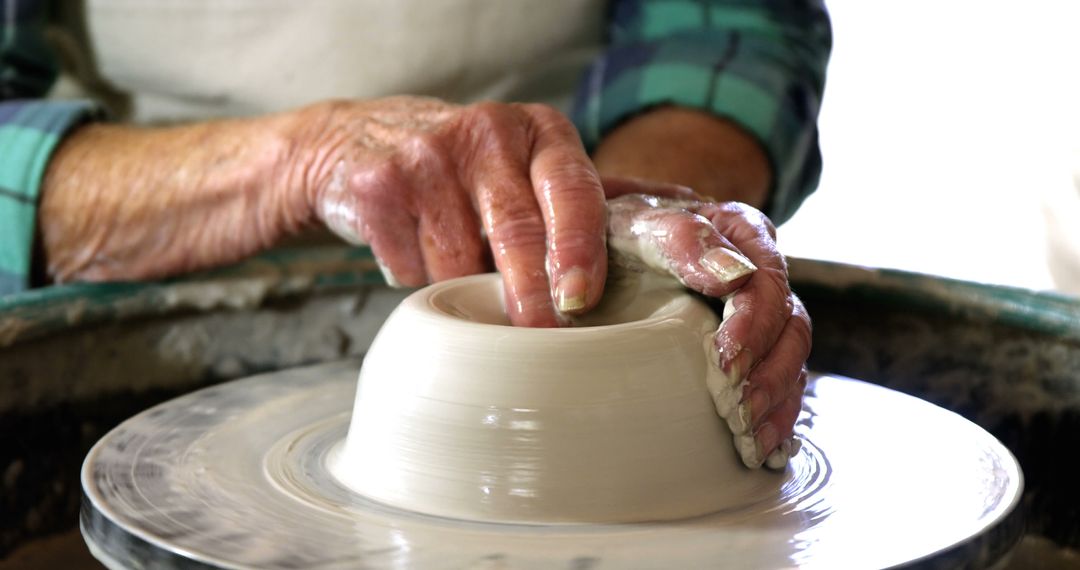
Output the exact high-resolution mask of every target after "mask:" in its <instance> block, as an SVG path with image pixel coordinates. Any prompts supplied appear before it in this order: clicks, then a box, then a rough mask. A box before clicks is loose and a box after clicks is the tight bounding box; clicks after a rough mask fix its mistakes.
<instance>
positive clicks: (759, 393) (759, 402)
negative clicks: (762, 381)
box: [745, 388, 770, 424]
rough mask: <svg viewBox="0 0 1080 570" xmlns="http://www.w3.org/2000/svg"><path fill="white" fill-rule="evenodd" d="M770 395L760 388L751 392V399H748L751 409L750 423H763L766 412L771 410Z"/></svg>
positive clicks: (747, 403)
mask: <svg viewBox="0 0 1080 570" xmlns="http://www.w3.org/2000/svg"><path fill="white" fill-rule="evenodd" d="M769 400H770V398H769V393H768V392H766V391H765V390H762V389H760V388H758V389H755V390H753V391H751V392H750V397H748V398H746V400H745V402H746V405H747V406H749V408H750V414H749V415H750V423H751V424H755V423H757V422H759V421H761V418H763V417H765V412H767V411H768V410H769Z"/></svg>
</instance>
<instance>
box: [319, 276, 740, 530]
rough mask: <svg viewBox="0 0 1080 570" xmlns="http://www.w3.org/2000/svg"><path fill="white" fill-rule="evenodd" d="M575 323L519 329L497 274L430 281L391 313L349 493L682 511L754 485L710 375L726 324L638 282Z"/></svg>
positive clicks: (535, 511) (563, 517) (668, 514)
mask: <svg viewBox="0 0 1080 570" xmlns="http://www.w3.org/2000/svg"><path fill="white" fill-rule="evenodd" d="M635 283H636V284H632V285H625V284H624V285H623V286H621V288H619V290H618V291H614V292H612V293H610V294H608V295H607V297H606V298H605V301H604V302H603V303H602V304H601V307H599V308H598V310H596V311H594V312H593V313H591V314H590V316H589V317H588V318H587V319H585V320H583V321H582V322H581V323H579V326H576V327H572V328H562V329H529V328H519V327H511V326H509V323H508V321H507V319H506V315H505V312H504V310H503V297H502V285H501V281H500V280H499V277H498V275H480V276H473V277H466V278H462V279H457V280H452V281H447V282H443V283H439V284H436V285H432V286H430V287H427V288H425V289H422V290H420V291H418V292H416V293H415V294H413V295H411V296H410V297H408V298H407V299H405V301H404V302H402V303H401V305H400V306H399V307H398V308H397V309H396V310H395V311H394V312H393V313H392V314H391V315H390V317H389V318H388V320H387V321H386V323H385V324H384V325H383V327H382V329H381V330H380V331H379V333H378V336H377V337H376V339H375V341H374V342H373V344H372V346H371V349H370V351H369V352H368V354H367V356H366V357H365V360H364V364H363V367H362V369H361V372H360V378H359V386H358V390H357V396H356V402H355V407H354V409H353V415H352V420H351V424H350V427H349V432H348V436H347V438H346V440H345V443H344V445H343V446H342V447H341V448H340V449H339V450H338V451H337V452H336V453H335V454H334V455H333V456H332V457H331V459H330V464H331V465H330V469H331V471H332V472H333V473H334V475H335V476H336V477H337V478H338V479H339V481H341V482H342V483H344V484H345V485H346V486H348V487H349V488H351V489H352V490H354V491H356V492H358V493H360V494H362V495H364V496H366V497H368V498H370V499H374V500H376V501H379V502H382V503H385V504H389V505H392V506H395V507H399V508H402V509H408V510H412V511H416V512H420V513H426V514H430V515H437V516H443V517H451V518H457V519H467V520H474V521H492V522H517V523H555V522H633V521H654V520H671V519H680V518H686V517H693V516H697V515H702V514H706V513H711V512H716V511H717V510H720V509H722V508H724V507H725V506H727V505H730V504H733V502H737V501H738V499H739V497H740V496H741V495H743V494H744V493H745V492H747V489H744V488H742V486H743V485H751V484H753V483H752V481H750V479H753V478H752V477H751V478H747V470H746V469H745V468H744V467H743V466H742V465H741V463H740V462H739V459H738V456H737V454H736V453H735V451H734V449H733V445H732V443H731V432H730V431H729V430H728V428H727V426H726V425H725V424H724V423H723V422H722V421H721V419H720V418H719V417H718V416H717V413H716V408H715V407H714V405H713V402H712V399H711V398H710V396H709V393H708V390H707V388H706V385H705V374H706V367H707V366H708V361H707V356H706V350H707V349H706V347H708V346H710V345H711V343H710V339H711V335H712V333H713V332H714V331H715V330H716V327H717V325H718V318H717V316H716V315H715V314H714V313H713V312H712V311H711V310H710V309H709V308H708V307H707V306H706V305H705V304H704V303H702V302H701V301H699V300H697V299H695V298H693V297H691V296H690V295H688V294H686V293H685V292H684V291H683V290H682V289H680V288H678V287H677V286H674V285H656V284H655V283H643V282H635Z"/></svg>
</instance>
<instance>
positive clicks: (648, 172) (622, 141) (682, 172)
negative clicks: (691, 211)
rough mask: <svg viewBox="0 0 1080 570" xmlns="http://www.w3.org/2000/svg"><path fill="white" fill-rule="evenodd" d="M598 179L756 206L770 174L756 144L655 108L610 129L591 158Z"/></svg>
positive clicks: (677, 111) (735, 132) (719, 126)
mask: <svg viewBox="0 0 1080 570" xmlns="http://www.w3.org/2000/svg"><path fill="white" fill-rule="evenodd" d="M593 161H594V162H595V164H596V168H597V170H598V171H599V172H600V174H601V175H606V176H631V177H636V178H644V179H649V180H656V181H660V182H671V183H675V184H682V185H684V186H689V187H690V188H692V189H693V190H694V191H696V192H697V193H699V194H702V195H704V196H708V197H710V198H714V199H716V200H719V201H739V202H744V203H746V204H750V205H751V206H754V207H755V208H761V207H763V205H764V204H765V203H766V200H767V198H768V192H769V188H770V186H771V184H772V181H771V180H772V172H771V169H770V166H769V161H768V159H767V158H766V156H765V152H764V151H763V149H762V148H761V145H759V144H758V143H757V141H756V140H755V139H754V138H753V137H752V136H750V135H749V134H747V133H746V132H744V131H743V130H742V129H740V128H739V127H738V126H736V125H735V124H734V123H732V122H730V121H727V120H724V119H720V118H717V117H715V116H712V115H710V114H708V113H705V112H702V111H696V110H693V109H685V108H679V107H661V108H657V109H654V110H652V111H649V112H647V113H644V114H642V115H639V116H637V117H635V118H633V119H631V120H629V121H627V122H626V123H624V124H623V125H621V126H619V127H618V128H616V129H614V130H613V131H612V132H611V133H609V134H608V135H607V136H606V137H604V139H603V140H602V141H601V143H600V145H599V146H598V147H597V149H596V151H595V152H594V154H593Z"/></svg>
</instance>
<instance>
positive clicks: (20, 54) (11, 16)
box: [0, 0, 96, 295]
mask: <svg viewBox="0 0 1080 570" xmlns="http://www.w3.org/2000/svg"><path fill="white" fill-rule="evenodd" d="M45 4H46V3H45V2H41V1H38V0H0V16H2V17H3V22H2V23H0V295H5V294H8V293H14V292H16V291H21V290H23V289H26V288H27V286H28V285H29V276H30V268H31V262H32V251H33V245H34V244H33V240H34V224H35V221H36V219H37V203H38V200H37V198H38V190H39V188H40V186H41V178H42V176H43V175H44V174H45V167H46V166H47V165H48V162H49V157H50V156H52V152H53V150H54V149H55V148H56V145H57V144H58V143H59V142H60V139H61V137H62V136H63V135H64V133H65V132H66V131H67V130H68V129H70V128H71V127H73V126H74V125H76V124H78V123H80V122H82V121H84V120H86V119H87V118H89V117H90V116H91V115H93V114H94V113H96V107H95V106H94V105H93V104H92V103H90V102H89V101H43V100H35V99H34V98H35V97H43V96H44V95H45V93H46V92H47V91H48V89H49V88H50V87H51V86H52V83H53V81H55V79H56V73H57V70H56V63H55V61H54V59H53V55H52V53H51V51H50V50H49V48H48V46H47V45H46V43H45V39H44V34H43V29H44V22H45V13H44V10H45V8H44V6H45Z"/></svg>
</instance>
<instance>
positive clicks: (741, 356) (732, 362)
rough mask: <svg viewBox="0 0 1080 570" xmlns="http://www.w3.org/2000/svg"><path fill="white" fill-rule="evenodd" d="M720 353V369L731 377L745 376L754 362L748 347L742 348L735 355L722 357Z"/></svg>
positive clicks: (740, 377)
mask: <svg viewBox="0 0 1080 570" xmlns="http://www.w3.org/2000/svg"><path fill="white" fill-rule="evenodd" d="M724 356H727V355H721V359H722V360H721V362H720V369H721V370H723V371H724V374H727V375H728V376H729V377H731V378H739V379H742V378H745V377H746V375H747V374H749V373H750V367H751V366H753V364H754V355H753V354H751V353H750V350H749V349H746V348H744V349H742V350H740V351H739V352H738V353H736V354H735V356H731V357H729V358H726V359H725V358H723V357H724Z"/></svg>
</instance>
